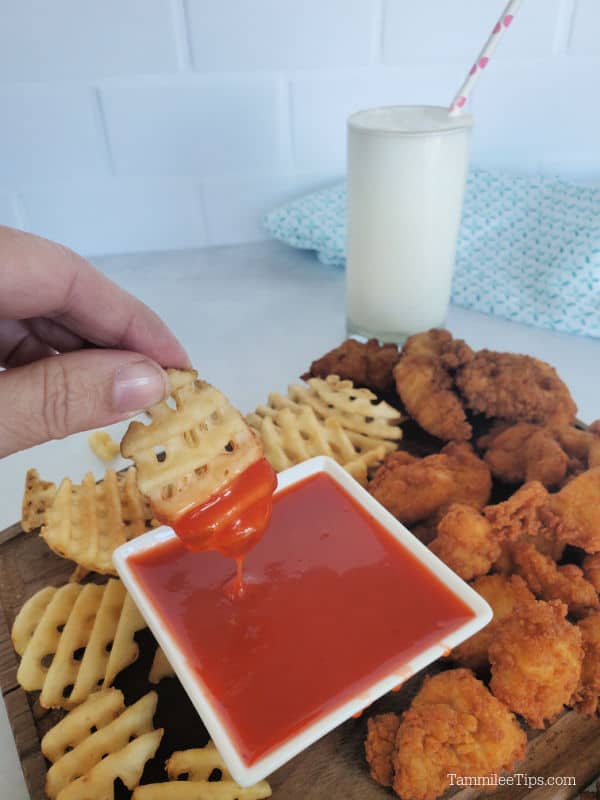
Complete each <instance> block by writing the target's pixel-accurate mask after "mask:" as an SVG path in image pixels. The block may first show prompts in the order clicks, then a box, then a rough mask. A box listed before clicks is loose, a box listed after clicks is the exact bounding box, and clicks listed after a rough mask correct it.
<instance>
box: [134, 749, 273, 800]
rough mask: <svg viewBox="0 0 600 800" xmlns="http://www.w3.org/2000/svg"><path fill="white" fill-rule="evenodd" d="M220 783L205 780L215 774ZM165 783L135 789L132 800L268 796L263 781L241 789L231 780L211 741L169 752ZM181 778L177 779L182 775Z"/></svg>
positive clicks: (253, 798) (231, 799)
mask: <svg viewBox="0 0 600 800" xmlns="http://www.w3.org/2000/svg"><path fill="white" fill-rule="evenodd" d="M215 770H219V772H220V773H221V778H220V780H212V781H209V777H210V776H211V774H212V773H213V772H214V771H215ZM167 774H168V776H169V783H155V784H148V785H147V786H138V788H137V789H136V790H135V792H134V793H133V798H132V800H263V798H266V797H271V794H272V792H271V787H270V786H269V784H268V783H267V781H260V783H257V784H255V785H254V786H248V787H247V788H242V787H241V786H239V785H238V784H237V783H236V782H235V781H234V780H233V778H232V777H231V774H230V773H229V771H228V770H227V767H226V766H225V763H224V762H223V759H222V758H221V756H220V755H219V752H218V750H217V748H216V747H215V746H214V744H213V743H212V742H209V743H208V744H207V745H206V747H202V748H199V749H196V750H183V751H180V752H177V753H173V755H172V756H171V758H170V759H169V760H168V761H167ZM184 775H185V776H186V778H185V779H183V780H180V778H181V777H182V776H184Z"/></svg>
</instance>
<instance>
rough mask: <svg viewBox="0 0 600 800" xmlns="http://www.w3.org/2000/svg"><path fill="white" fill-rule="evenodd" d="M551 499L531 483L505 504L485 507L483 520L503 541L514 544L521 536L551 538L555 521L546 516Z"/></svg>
mask: <svg viewBox="0 0 600 800" xmlns="http://www.w3.org/2000/svg"><path fill="white" fill-rule="evenodd" d="M549 499H550V495H549V494H548V492H547V491H546V489H545V487H544V486H543V485H542V484H541V483H540V482H539V481H530V482H529V483H526V484H524V485H523V486H521V488H520V489H518V490H517V491H516V492H515V493H514V494H513V495H512V496H511V497H509V498H508V500H505V501H504V502H502V503H496V504H495V505H493V506H486V507H485V508H484V509H483V514H484V516H485V518H486V519H487V520H488V521H489V522H490V523H491V525H492V527H493V528H494V530H495V531H496V532H497V533H498V535H499V536H500V537H501V538H502V539H504V540H506V541H516V540H517V539H519V538H520V537H521V536H523V535H524V534H528V535H530V536H537V535H538V534H548V535H549V536H550V535H552V532H553V530H554V527H555V524H556V523H557V521H558V519H557V518H556V519H555V518H554V517H552V516H551V515H548V514H547V513H546V510H547V506H548V502H549Z"/></svg>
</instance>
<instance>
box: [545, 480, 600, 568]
mask: <svg viewBox="0 0 600 800" xmlns="http://www.w3.org/2000/svg"><path fill="white" fill-rule="evenodd" d="M547 511H548V512H549V513H550V514H552V515H553V518H552V524H553V525H554V527H555V530H556V536H557V538H558V539H559V540H560V541H563V542H567V543H568V544H573V545H576V546H577V547H581V548H582V549H583V550H585V551H586V553H600V467H594V468H593V469H589V470H587V471H586V472H582V473H581V475H578V476H577V477H576V478H573V480H572V481H569V483H567V484H566V486H563V488H562V489H561V490H560V492H557V494H553V495H550V497H549V500H548V503H547ZM556 518H557V519H556Z"/></svg>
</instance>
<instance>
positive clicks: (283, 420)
mask: <svg viewBox="0 0 600 800" xmlns="http://www.w3.org/2000/svg"><path fill="white" fill-rule="evenodd" d="M352 398H354V399H352ZM375 400H376V397H375V395H374V394H373V393H372V392H370V391H369V390H368V389H355V388H354V387H353V385H352V382H351V381H342V380H340V379H339V378H338V377H337V376H334V375H330V376H329V378H328V379H327V380H321V379H320V378H312V379H311V380H310V382H309V387H308V388H306V387H302V386H290V387H289V394H288V396H287V397H286V396H284V395H281V394H277V393H272V394H270V395H269V403H268V405H261V406H258V407H257V409H256V411H255V412H254V413H253V414H249V415H248V417H247V419H248V424H249V425H250V427H252V428H254V430H255V431H256V432H257V433H258V434H259V435H260V437H261V439H262V441H263V445H264V448H265V455H266V456H267V458H268V459H269V461H270V462H271V464H272V465H273V468H274V469H275V470H276V471H277V472H281V471H282V470H284V469H287V468H288V467H291V466H293V465H294V464H299V463H300V462H301V461H306V459H308V458H312V457H313V456H330V457H331V458H333V459H334V460H335V461H337V462H338V464H341V466H343V467H344V469H346V470H347V471H348V472H349V473H350V474H351V475H352V476H353V477H354V478H356V480H357V481H358V482H359V483H362V484H365V483H366V482H367V476H368V471H369V469H370V468H371V467H375V466H377V465H378V464H380V463H381V462H382V461H383V459H384V458H385V456H386V454H387V453H389V452H391V451H392V450H395V449H396V447H397V440H398V439H400V438H401V437H402V431H401V429H400V428H399V427H398V423H399V422H400V414H399V413H398V412H397V411H396V410H395V409H393V408H392V407H391V406H389V405H388V404H387V403H383V402H381V403H375V404H373V401H375ZM355 409H356V410H355ZM367 411H368V412H369V415H367V414H366V413H364V412H367ZM359 429H360V430H359ZM365 431H368V432H365Z"/></svg>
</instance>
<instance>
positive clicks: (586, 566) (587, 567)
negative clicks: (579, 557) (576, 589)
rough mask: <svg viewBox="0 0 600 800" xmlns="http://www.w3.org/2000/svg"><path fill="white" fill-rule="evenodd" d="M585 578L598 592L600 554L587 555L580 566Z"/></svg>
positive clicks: (599, 589)
mask: <svg viewBox="0 0 600 800" xmlns="http://www.w3.org/2000/svg"><path fill="white" fill-rule="evenodd" d="M581 568H582V570H583V574H584V576H585V578H586V579H587V580H588V581H589V582H590V583H591V584H592V586H593V587H594V589H595V590H596V591H597V592H600V553H594V554H593V555H587V556H586V557H585V558H584V559H583V563H582V565H581Z"/></svg>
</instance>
